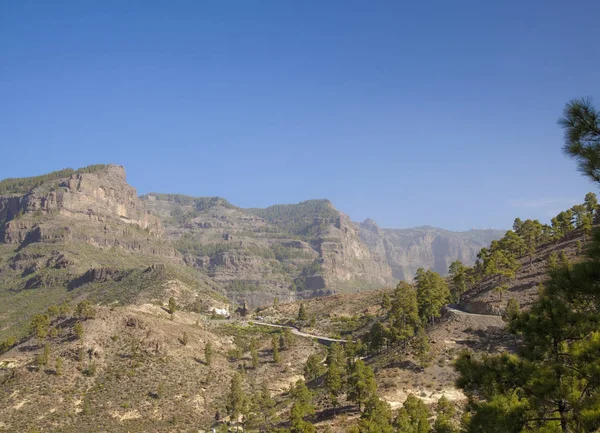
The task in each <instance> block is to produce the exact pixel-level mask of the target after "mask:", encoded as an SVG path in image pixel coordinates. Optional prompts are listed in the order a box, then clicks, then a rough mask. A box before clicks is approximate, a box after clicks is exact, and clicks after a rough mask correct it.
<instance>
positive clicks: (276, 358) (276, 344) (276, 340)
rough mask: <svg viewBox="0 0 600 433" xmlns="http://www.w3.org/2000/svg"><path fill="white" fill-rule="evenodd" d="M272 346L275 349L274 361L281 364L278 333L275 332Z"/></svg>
mask: <svg viewBox="0 0 600 433" xmlns="http://www.w3.org/2000/svg"><path fill="white" fill-rule="evenodd" d="M271 346H272V349H273V362H274V363H276V364H279V362H280V361H281V356H280V355H279V338H277V335H276V334H274V335H273V338H272V339H271Z"/></svg>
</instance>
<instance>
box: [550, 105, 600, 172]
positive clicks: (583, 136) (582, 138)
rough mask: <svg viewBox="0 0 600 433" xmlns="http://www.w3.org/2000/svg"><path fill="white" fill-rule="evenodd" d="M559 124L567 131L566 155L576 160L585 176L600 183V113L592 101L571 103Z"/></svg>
mask: <svg viewBox="0 0 600 433" xmlns="http://www.w3.org/2000/svg"><path fill="white" fill-rule="evenodd" d="M559 124H560V125H561V126H562V127H563V128H564V130H565V144H564V146H563V151H564V152H565V154H567V155H569V156H570V157H571V158H573V159H575V161H576V162H577V168H578V169H579V171H580V172H581V173H582V174H583V175H585V176H587V177H588V178H590V179H591V180H593V181H595V182H600V112H599V111H598V110H597V109H596V108H595V107H594V105H593V103H592V100H591V99H586V98H582V99H574V100H572V101H570V102H569V103H568V104H567V105H566V106H565V109H564V111H563V116H562V117H561V119H559Z"/></svg>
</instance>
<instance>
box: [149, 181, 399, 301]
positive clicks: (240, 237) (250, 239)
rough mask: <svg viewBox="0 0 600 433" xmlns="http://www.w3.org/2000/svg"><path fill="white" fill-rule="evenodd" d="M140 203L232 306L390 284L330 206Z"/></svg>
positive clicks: (153, 197) (158, 198)
mask: <svg viewBox="0 0 600 433" xmlns="http://www.w3.org/2000/svg"><path fill="white" fill-rule="evenodd" d="M142 198H143V199H144V201H145V202H146V205H147V206H148V208H150V209H152V210H153V211H154V212H155V213H156V214H158V215H159V216H160V217H161V219H162V221H163V224H164V226H165V229H166V231H167V233H168V234H169V236H170V237H171V239H173V242H174V245H175V246H176V248H177V249H178V250H179V251H180V252H181V253H182V254H183V256H184V259H185V261H186V263H188V264H190V265H192V266H195V267H197V268H199V269H201V270H202V271H203V272H206V274H207V275H209V276H210V277H211V278H213V279H215V280H216V281H218V282H221V283H223V284H224V285H225V287H226V288H227V293H228V295H229V296H230V297H232V298H234V299H238V300H240V301H241V300H242V299H245V300H249V301H250V302H251V303H252V304H255V305H256V304H264V303H267V302H271V301H272V299H273V298H274V297H275V296H277V297H279V299H280V300H281V301H284V300H286V301H287V300H293V299H296V298H303V297H310V296H316V295H322V294H327V293H331V292H332V291H348V290H351V291H354V290H359V289H362V288H365V287H381V286H383V285H386V284H389V283H390V282H392V273H391V269H390V268H389V266H388V265H387V263H386V262H385V260H384V259H383V258H382V257H380V256H374V255H373V254H372V253H371V251H370V250H369V249H368V248H367V247H366V245H364V244H363V242H362V241H361V239H360V236H359V231H358V228H357V227H356V225H355V224H354V223H352V221H350V219H349V218H348V216H346V215H344V214H343V213H341V212H340V211H338V210H337V209H335V208H334V207H333V205H332V204H331V203H330V202H329V201H328V200H310V201H307V202H303V203H299V204H296V205H277V206H272V207H270V208H266V209H241V208H238V207H236V206H234V205H232V204H230V203H229V202H227V201H226V200H224V199H222V198H218V197H210V198H193V197H186V196H180V195H173V194H156V193H151V194H148V195H146V196H144V197H142Z"/></svg>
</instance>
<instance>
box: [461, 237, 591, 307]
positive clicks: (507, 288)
mask: <svg viewBox="0 0 600 433" xmlns="http://www.w3.org/2000/svg"><path fill="white" fill-rule="evenodd" d="M583 241H584V238H583V233H582V231H581V230H574V231H573V232H572V233H570V234H569V235H567V236H565V237H564V238H561V239H559V240H556V241H552V242H548V243H545V244H542V245H540V246H538V247H537V248H536V250H535V253H534V254H533V256H532V260H531V263H530V260H529V258H528V257H522V258H521V259H519V265H520V266H519V269H518V270H517V271H516V273H515V277H514V278H501V277H499V276H492V277H487V278H484V279H483V280H482V281H480V282H479V283H477V284H476V285H475V286H474V287H473V288H472V289H470V290H469V291H467V292H466V293H465V294H464V296H463V298H462V300H461V304H460V307H461V309H463V310H464V311H467V312H471V313H477V314H480V313H482V314H495V315H502V314H503V313H504V310H505V308H506V304H507V302H508V300H510V299H515V300H516V301H517V302H519V305H520V306H521V307H522V308H528V307H530V306H531V304H532V303H533V302H534V301H535V300H536V299H537V298H538V292H539V288H540V285H542V284H543V283H544V281H546V280H547V279H548V271H549V266H548V260H549V257H550V255H551V254H553V253H554V254H556V255H557V256H558V255H560V254H564V255H565V257H566V258H567V259H568V260H569V262H572V263H576V262H577V261H579V260H580V259H581V258H582V257H583V254H584V249H583V248H582V249H581V251H578V245H579V246H582V245H583ZM499 287H501V288H502V290H498V288H499Z"/></svg>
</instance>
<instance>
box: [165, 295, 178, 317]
mask: <svg viewBox="0 0 600 433" xmlns="http://www.w3.org/2000/svg"><path fill="white" fill-rule="evenodd" d="M167 308H168V310H169V314H174V313H175V311H177V302H175V298H173V297H171V298H169V306H168V307H167Z"/></svg>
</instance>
